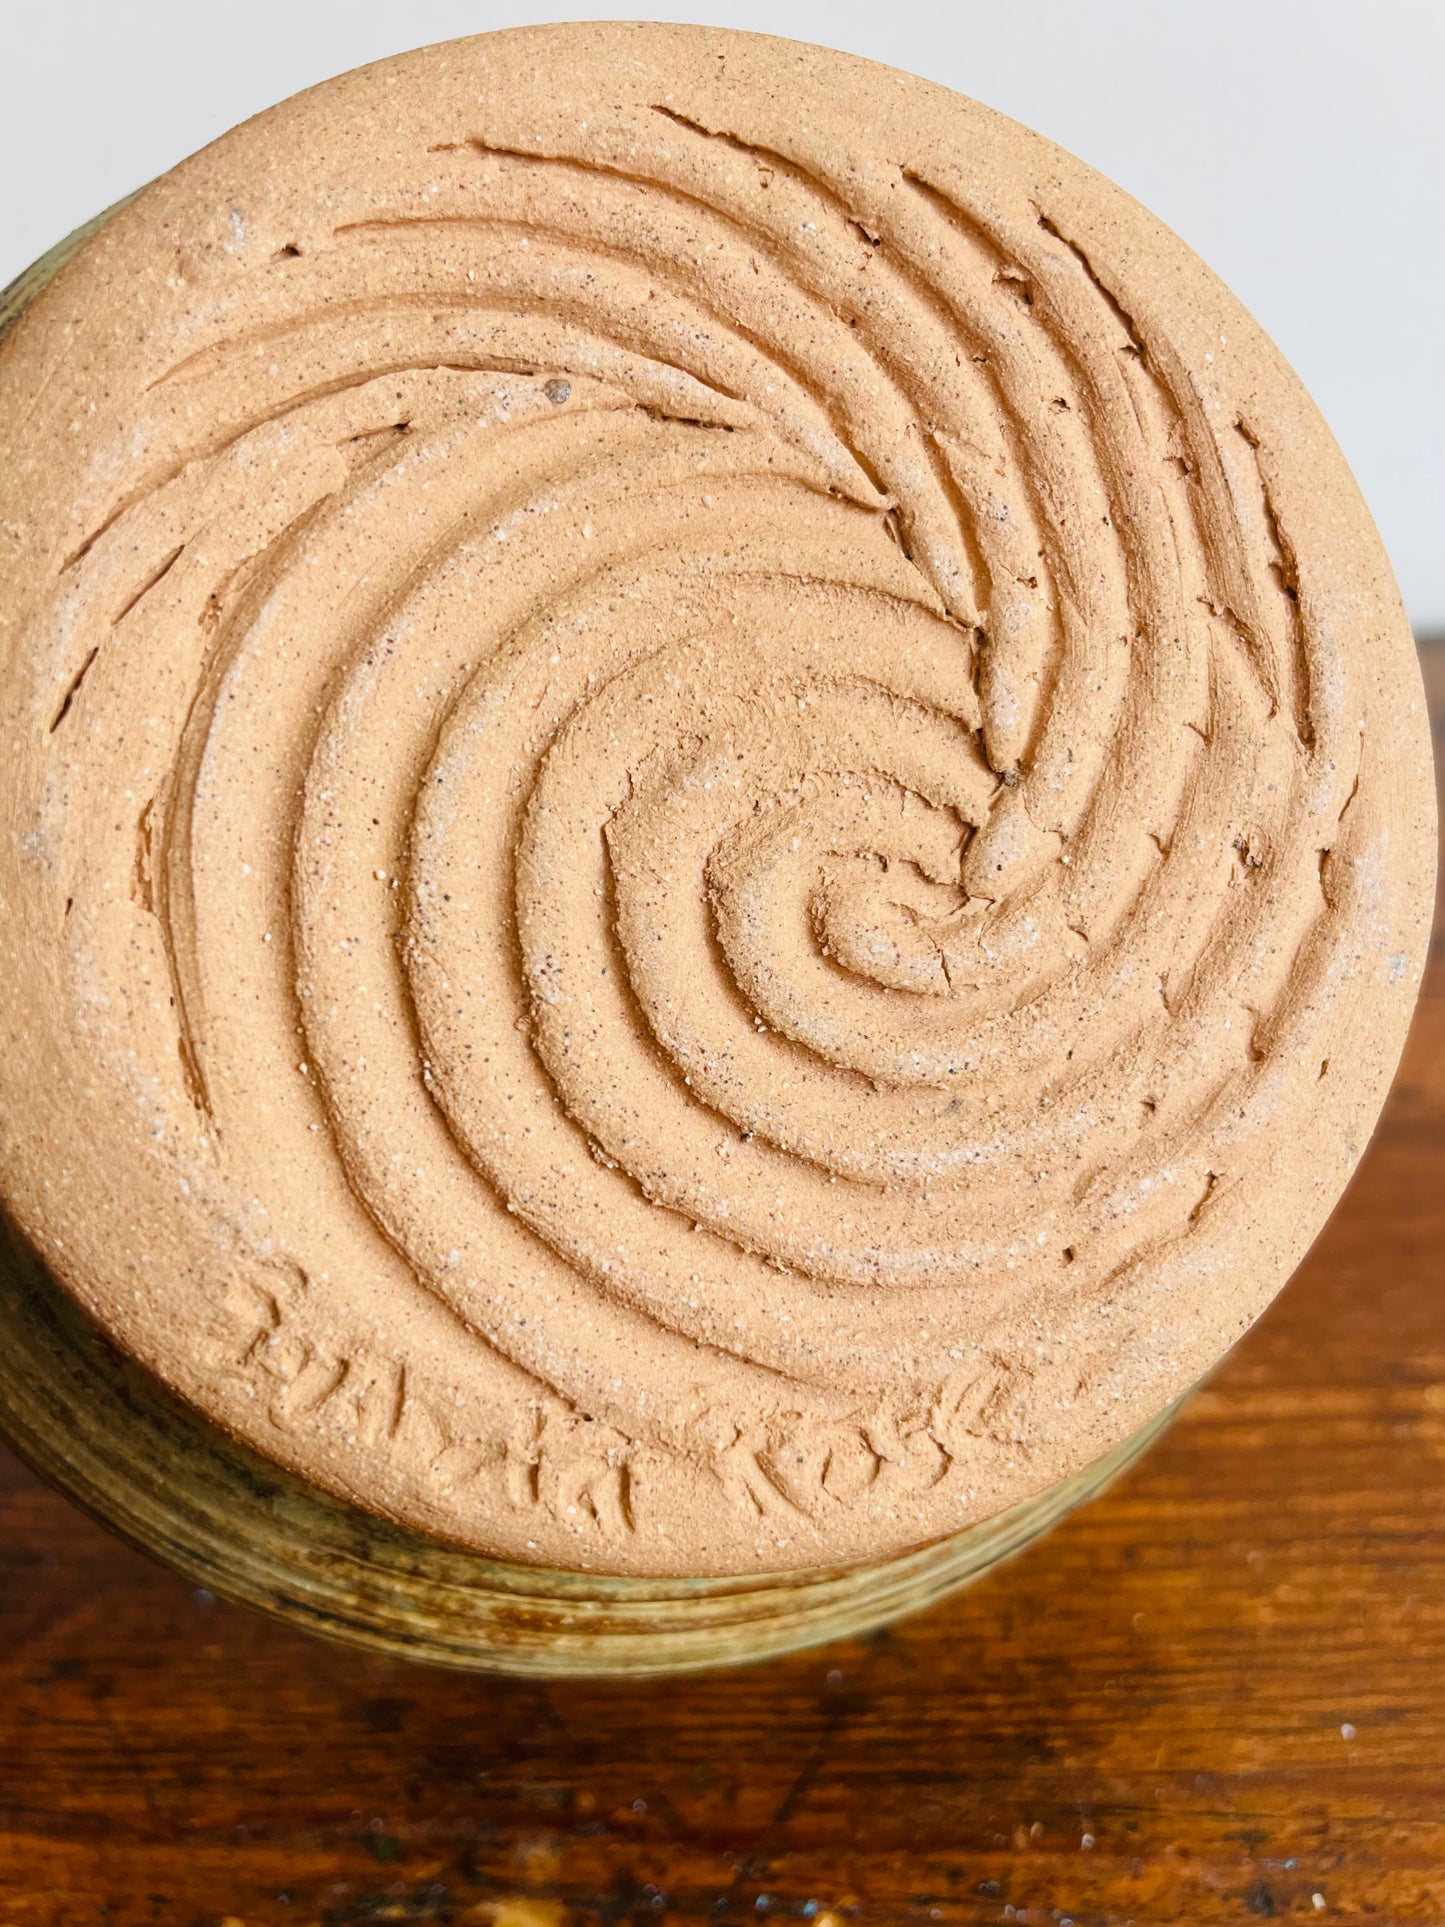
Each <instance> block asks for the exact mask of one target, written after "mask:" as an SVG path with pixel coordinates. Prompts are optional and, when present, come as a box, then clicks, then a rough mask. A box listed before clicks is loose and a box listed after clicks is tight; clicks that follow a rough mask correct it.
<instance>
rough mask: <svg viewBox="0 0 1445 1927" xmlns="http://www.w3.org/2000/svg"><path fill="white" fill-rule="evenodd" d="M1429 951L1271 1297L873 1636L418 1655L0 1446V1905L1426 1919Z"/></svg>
mask: <svg viewBox="0 0 1445 1927" xmlns="http://www.w3.org/2000/svg"><path fill="white" fill-rule="evenodd" d="M1424 658H1425V662H1426V669H1427V678H1428V681H1429V683H1430V685H1431V694H1432V703H1433V706H1434V710H1435V714H1436V717H1437V722H1438V719H1439V718H1441V716H1442V715H1445V644H1439V645H1433V646H1430V647H1428V648H1427V649H1426V650H1425V651H1424ZM1442 935H1445V929H1442V922H1441V919H1440V917H1439V915H1438V913H1437V922H1436V944H1435V951H1434V955H1433V957H1432V964H1431V974H1430V976H1429V978H1428V980H1427V984H1426V990H1425V996H1424V999H1423V1002H1422V1006H1421V1010H1420V1014H1419V1018H1418V1020H1417V1022H1416V1026H1415V1030H1414V1033H1413V1036H1412V1040H1411V1043H1410V1047H1409V1051H1408V1053H1407V1056H1406V1061H1405V1064H1404V1067H1403V1069H1402V1071H1401V1074H1400V1078H1399V1081H1398V1083H1397V1085H1396V1088H1395V1092H1394V1095H1393V1097H1392V1098H1391V1101H1390V1105H1389V1109H1388V1111H1387V1113H1386V1117H1385V1119H1384V1122H1383V1123H1382V1125H1381V1128H1380V1131H1379V1133H1378V1135H1377V1137H1376V1140H1375V1142H1374V1144H1373V1146H1372V1148H1371V1150H1370V1152H1369V1154H1368V1155H1367V1157H1366V1159H1365V1162H1364V1164H1363V1165H1362V1167H1361V1169H1360V1172H1359V1174H1358V1176H1357V1178H1356V1180H1355V1183H1354V1185H1353V1186H1352V1188H1351V1190H1350V1192H1349V1194H1348V1196H1347V1198H1346V1199H1345V1201H1344V1203H1343V1204H1342V1205H1341V1207H1340V1209H1339V1211H1338V1212H1337V1213H1336V1214H1335V1217H1334V1219H1333V1221H1332V1222H1331V1224H1330V1226H1329V1227H1328V1229H1327V1230H1326V1232H1325V1234H1324V1235H1323V1237H1322V1238H1321V1239H1320V1241H1319V1243H1318V1245H1317V1246H1316V1248H1315V1250H1314V1252H1313V1253H1312V1254H1311V1256H1310V1258H1309V1260H1308V1261H1307V1263H1306V1264H1305V1266H1304V1267H1303V1268H1302V1270H1301V1271H1300V1273H1299V1274H1298V1276H1297V1277H1296V1279H1295V1280H1294V1282H1293V1283H1292V1284H1291V1286H1290V1287H1289V1289H1288V1290H1287V1291H1286V1292H1285V1293H1284V1295H1283V1296H1282V1297H1281V1299H1280V1300H1279V1302H1278V1303H1277V1304H1276V1306H1275V1307H1274V1309H1273V1310H1272V1311H1271V1312H1270V1314H1269V1315H1268V1316H1267V1317H1266V1318H1265V1319H1264V1320H1263V1321H1262V1322H1261V1323H1260V1325H1259V1326H1257V1327H1256V1329H1255V1330H1254V1331H1253V1332H1252V1333H1251V1334H1250V1336H1249V1337H1248V1339H1247V1340H1246V1341H1245V1342H1244V1343H1243V1344H1242V1345H1241V1346H1240V1347H1239V1348H1238V1350H1237V1351H1236V1352H1235V1353H1234V1354H1233V1355H1232V1356H1231V1357H1230V1359H1229V1360H1228V1361H1227V1362H1226V1364H1225V1365H1224V1367H1223V1368H1222V1369H1221V1371H1220V1372H1219V1373H1218V1375H1217V1376H1216V1378H1215V1379H1214V1381H1213V1382H1212V1384H1211V1385H1210V1386H1209V1387H1208V1388H1207V1389H1206V1390H1205V1391H1204V1392H1202V1393H1201V1394H1200V1395H1199V1396H1198V1397H1196V1399H1195V1400H1194V1401H1193V1403H1192V1404H1191V1405H1190V1406H1189V1407H1188V1409H1187V1410H1186V1412H1185V1414H1184V1416H1183V1417H1182V1418H1181V1419H1180V1420H1179V1422H1178V1423H1177V1425H1176V1426H1175V1428H1174V1430H1173V1431H1172V1433H1170V1434H1169V1435H1168V1436H1166V1438H1165V1439H1164V1441H1163V1442H1162V1444H1160V1445H1159V1446H1158V1447H1156V1449H1155V1450H1154V1451H1153V1452H1152V1453H1151V1455H1150V1456H1149V1457H1148V1458H1147V1459H1146V1460H1145V1461H1144V1463H1143V1464H1142V1465H1141V1466H1140V1467H1139V1468H1137V1469H1136V1470H1135V1471H1134V1472H1133V1473H1131V1474H1130V1475H1129V1476H1128V1477H1127V1478H1126V1479H1125V1480H1124V1481H1123V1482H1122V1483H1121V1484H1120V1485H1118V1486H1116V1487H1115V1488H1114V1489H1113V1490H1112V1491H1111V1492H1110V1493H1109V1494H1108V1495H1107V1496H1106V1497H1105V1498H1104V1499H1102V1500H1100V1501H1099V1502H1097V1503H1096V1504H1095V1505H1093V1506H1092V1507H1090V1508H1088V1509H1087V1510H1086V1511H1085V1512H1083V1513H1081V1514H1079V1515H1077V1516H1076V1517H1075V1518H1074V1519H1073V1520H1071V1521H1070V1522H1069V1523H1067V1524H1066V1525H1065V1526H1064V1527H1062V1528H1061V1529H1060V1530H1059V1531H1058V1532H1056V1533H1055V1534H1054V1535H1053V1536H1052V1537H1051V1538H1050V1539H1048V1540H1047V1541H1045V1542H1044V1543H1043V1544H1042V1545H1040V1546H1038V1547H1036V1548H1035V1549H1034V1550H1033V1551H1031V1552H1029V1553H1028V1554H1026V1555H1025V1556H1024V1557H1022V1558H1021V1559H1019V1560H1018V1561H1016V1562H1015V1563H1014V1564H1013V1565H1011V1566H1009V1567H1006V1568H1004V1569H1003V1570H1001V1571H999V1572H997V1573H995V1574H994V1575H992V1576H991V1577H989V1578H988V1579H986V1580H984V1581H983V1582H982V1583H981V1584H979V1585H978V1586H976V1587H975V1588H974V1589H973V1590H972V1591H970V1592H968V1593H965V1594H963V1595H961V1596H960V1597H958V1598H956V1599H954V1600H952V1601H951V1602H949V1603H948V1604H946V1605H944V1606H942V1607H940V1608H937V1609H935V1610H934V1611H932V1612H931V1613H928V1614H925V1615H923V1616H922V1617H920V1618H918V1619H915V1620H912V1621H910V1622H907V1623H905V1624H903V1625H901V1626H899V1627H897V1628H896V1629H894V1630H893V1631H892V1632H891V1633H888V1634H884V1635H881V1636H878V1637H876V1638H873V1639H870V1640H866V1641H859V1642H853V1643H849V1644H844V1645H839V1646H834V1647H830V1648H827V1649H825V1650H823V1651H820V1652H817V1653H813V1654H808V1655H804V1656H802V1657H800V1658H797V1659H792V1660H784V1661H778V1662H774V1663H773V1664H771V1665H769V1666H765V1667H758V1668H754V1669H751V1670H749V1671H746V1672H741V1673H736V1674H730V1675H729V1674H719V1675H713V1676H704V1677H699V1678H692V1679H685V1680H681V1681H674V1682H659V1683H637V1684H621V1683H618V1684H593V1685H586V1684H579V1683H565V1684H553V1685H546V1686H544V1685H534V1684H530V1683H525V1682H508V1681H500V1680H484V1679H462V1678H457V1677H454V1676H449V1675H445V1674H441V1673H431V1672H425V1671H422V1670H419V1669H414V1668H409V1667H407V1666H405V1665H404V1664H402V1663H400V1662H397V1661H391V1660H382V1659H367V1658H360V1657H358V1656H356V1655H354V1654H348V1653H346V1652H343V1651H340V1650H333V1649H330V1648H328V1647H325V1646H322V1645H319V1644H317V1643H314V1642H312V1641H309V1640H307V1639H305V1638H304V1637H302V1636H301V1635H299V1634H293V1633H290V1632H287V1631H285V1630H284V1629H281V1628H278V1627H276V1626H274V1625H271V1624H268V1623H266V1622H264V1621H262V1620H260V1619H259V1618H256V1617H254V1616H252V1615H250V1614H247V1613H245V1612H243V1611H240V1610H238V1609H232V1608H227V1607H223V1606H221V1605H218V1604H216V1603H215V1602H213V1601H211V1600H209V1599H208V1598H206V1597H205V1596H204V1595H197V1594H196V1593H195V1592H193V1591H192V1590H191V1589H190V1588H188V1587H187V1586H185V1585H184V1584H183V1583H182V1582H180V1581H179V1580H176V1579H174V1578H172V1577H171V1576H170V1575H169V1574H167V1573H165V1572H163V1571H161V1570H160V1569H159V1568H157V1567H154V1566H152V1565H151V1564H149V1563H148V1562H147V1561H146V1560H145V1559H143V1558H142V1557H140V1556H139V1555H138V1554H135V1553H133V1552H131V1551H129V1550H128V1549H127V1548H125V1547H124V1546H122V1545H121V1544H119V1543H118V1542H117V1541H115V1540H113V1539H112V1538H111V1537H110V1536H109V1535H108V1534H106V1533H105V1532H104V1531H102V1530H101V1529H100V1528H99V1527H97V1526H95V1525H93V1524H91V1523H90V1522H89V1520H87V1519H85V1518H84V1517H82V1516H81V1515H80V1514H79V1513H78V1512H76V1511H75V1510H74V1509H73V1508H72V1507H70V1506H69V1505H68V1504H66V1502H65V1501H63V1500H61V1499H59V1498H57V1497H55V1496H53V1495H52V1494H51V1493H50V1492H49V1491H47V1490H46V1489H45V1488H44V1487H43V1486H41V1485H40V1484H39V1483H38V1482H37V1481H36V1480H34V1479H33V1478H32V1477H31V1476H30V1475H29V1474H28V1473H27V1472H25V1471H24V1470H23V1469H22V1468H21V1467H20V1466H19V1465H18V1464H17V1463H16V1462H15V1461H13V1460H10V1459H8V1458H5V1459H3V1460H0V1709H3V1710H0V1922H3V1923H4V1927H79V1923H86V1927H91V1924H92V1923H101V1922H104V1923H106V1927H142V1923H146V1924H147V1927H220V1924H221V1923H229V1924H230V1927H235V1923H237V1922H244V1923H246V1927H257V1923H263V1922H264V1923H270V1922H294V1923H298V1924H300V1927H309V1924H310V1923H326V1927H343V1924H344V1923H350V1922H363V1921H379V1920H397V1921H436V1922H458V1923H463V1922H465V1923H479V1924H481V1923H490V1924H491V1927H583V1924H584V1923H587V1924H591V1923H597V1924H598V1927H602V1924H603V1923H607V1924H609V1927H620V1924H621V1923H632V1922H641V1921H675V1922H690V1921H708V1922H718V1923H727V1922H739V1921H742V1920H744V1919H747V1920H753V1921H758V1920H785V1921H800V1920H805V1919H806V1920H811V1921H812V1922H814V1924H815V1927H819V1924H820V1923H821V1927H836V1923H841V1922H857V1923H860V1927H871V1924H872V1923H880V1924H886V1927H893V1924H894V1923H905V1922H914V1921H917V1922H928V1921H940V1922H944V1923H970V1924H972V1923H984V1922H987V1923H996V1922H1004V1921H1016V1922H1023V1923H1026V1927H1035V1924H1036V1923H1037V1924H1039V1927H1042V1923H1048V1924H1049V1927H1062V1923H1063V1922H1065V1921H1072V1922H1073V1923H1074V1927H1104V1924H1105V1923H1107V1924H1108V1927H1116V1924H1117V1927H1124V1923H1128V1922H1134V1923H1136V1927H1155V1923H1166V1922H1168V1923H1172V1922H1189V1923H1197V1924H1198V1927H1211V1924H1212V1923H1216V1922H1226V1921H1227V1922H1247V1921H1251V1920H1255V1919H1269V1918H1275V1919H1296V1920H1322V1921H1328V1920H1331V1919H1337V1920H1339V1919H1342V1920H1347V1921H1356V1920H1369V1921H1372V1922H1377V1923H1378V1922H1383V1923H1390V1924H1393V1923H1400V1924H1401V1927H1405V1924H1407V1923H1408V1924H1413V1923H1420V1924H1421V1927H1440V1923H1441V1922H1442V1921H1445V1535H1442V1530H1441V1528H1442V1518H1445V1514H1442V1501H1445V1293H1442V1291H1441V1282H1442V1259H1441V1254H1442V1251H1445V945H1442V942H1441V938H1442ZM830 1916H832V1919H831V1920H830V1918H829V1917H830Z"/></svg>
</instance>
